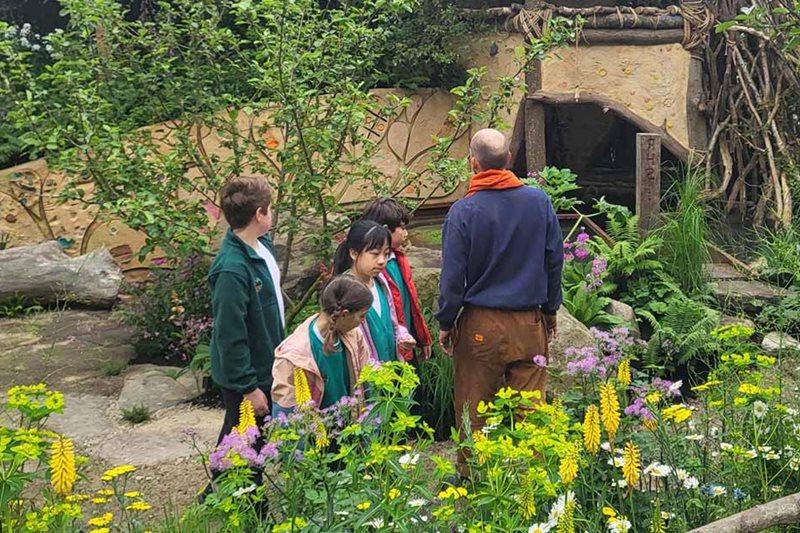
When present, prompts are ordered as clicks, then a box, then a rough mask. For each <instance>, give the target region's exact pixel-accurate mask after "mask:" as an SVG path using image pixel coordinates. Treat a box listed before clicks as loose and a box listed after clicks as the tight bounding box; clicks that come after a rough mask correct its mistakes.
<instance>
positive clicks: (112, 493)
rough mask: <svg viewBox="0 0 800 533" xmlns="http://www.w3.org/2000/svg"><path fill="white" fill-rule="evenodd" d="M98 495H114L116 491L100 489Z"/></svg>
mask: <svg viewBox="0 0 800 533" xmlns="http://www.w3.org/2000/svg"><path fill="white" fill-rule="evenodd" d="M97 495H98V496H105V497H108V496H113V495H114V491H113V490H112V489H100V490H98V491H97Z"/></svg>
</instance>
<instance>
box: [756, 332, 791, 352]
mask: <svg viewBox="0 0 800 533" xmlns="http://www.w3.org/2000/svg"><path fill="white" fill-rule="evenodd" d="M761 348H763V349H764V351H765V352H767V353H769V354H776V353H779V352H785V351H787V350H792V351H797V352H800V341H798V340H797V339H795V338H794V337H791V336H789V335H787V334H786V333H780V332H778V331H773V332H771V333H767V334H766V335H765V336H764V340H763V341H761Z"/></svg>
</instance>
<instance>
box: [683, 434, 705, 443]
mask: <svg viewBox="0 0 800 533" xmlns="http://www.w3.org/2000/svg"><path fill="white" fill-rule="evenodd" d="M704 438H705V437H704V436H703V435H700V434H699V433H694V434H692V435H686V440H690V441H693V442H697V441H701V440H703V439H704Z"/></svg>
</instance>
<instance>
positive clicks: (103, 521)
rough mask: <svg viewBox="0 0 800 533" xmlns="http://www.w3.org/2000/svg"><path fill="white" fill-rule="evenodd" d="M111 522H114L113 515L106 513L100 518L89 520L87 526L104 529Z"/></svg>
mask: <svg viewBox="0 0 800 533" xmlns="http://www.w3.org/2000/svg"><path fill="white" fill-rule="evenodd" d="M112 520H114V515H113V514H111V513H106V514H104V515H101V516H95V517H94V518H92V519H91V520H89V522H88V524H89V525H90V526H94V527H104V526H107V525H108V524H110V523H111V521H112Z"/></svg>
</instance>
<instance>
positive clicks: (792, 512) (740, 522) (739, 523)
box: [689, 493, 800, 533]
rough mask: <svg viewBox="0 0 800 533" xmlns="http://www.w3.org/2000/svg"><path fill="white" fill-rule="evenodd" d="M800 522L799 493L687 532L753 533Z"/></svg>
mask: <svg viewBox="0 0 800 533" xmlns="http://www.w3.org/2000/svg"><path fill="white" fill-rule="evenodd" d="M798 522H800V493H795V494H792V495H790V496H786V497H784V498H779V499H777V500H773V501H771V502H768V503H764V504H761V505H756V506H755V507H753V508H752V509H748V510H746V511H742V512H741V513H737V514H735V515H732V516H729V517H728V518H723V519H722V520H717V521H716V522H712V523H710V524H706V525H705V526H702V527H698V528H697V529H693V530H692V531H690V532H689V533H755V532H756V531H764V530H765V529H767V528H770V527H774V526H777V525H790V524H797V523H798Z"/></svg>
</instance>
